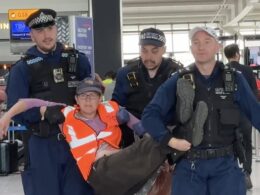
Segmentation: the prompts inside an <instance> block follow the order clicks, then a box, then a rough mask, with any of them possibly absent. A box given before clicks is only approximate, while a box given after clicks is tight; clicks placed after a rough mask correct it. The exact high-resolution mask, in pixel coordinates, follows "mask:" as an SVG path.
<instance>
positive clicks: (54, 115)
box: [44, 106, 65, 125]
mask: <svg viewBox="0 0 260 195" xmlns="http://www.w3.org/2000/svg"><path fill="white" fill-rule="evenodd" d="M63 107H64V106H50V107H47V109H46V111H45V113H44V118H45V119H46V120H47V121H48V122H49V123H50V124H51V125H53V124H61V123H63V122H64V121H65V117H64V115H63V113H62V112H61V109H62V108H63Z"/></svg>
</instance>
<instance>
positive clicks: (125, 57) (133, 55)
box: [123, 53, 139, 61]
mask: <svg viewBox="0 0 260 195" xmlns="http://www.w3.org/2000/svg"><path fill="white" fill-rule="evenodd" d="M137 57H139V53H136V54H124V55H123V59H124V61H128V60H131V59H133V58H137Z"/></svg>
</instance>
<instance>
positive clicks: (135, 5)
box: [0, 0, 260, 195]
mask: <svg viewBox="0 0 260 195" xmlns="http://www.w3.org/2000/svg"><path fill="white" fill-rule="evenodd" d="M105 2H106V3H105ZM109 2H110V3H111V5H112V4H113V5H116V6H115V9H114V8H113V7H109ZM102 3H103V4H108V5H105V6H104V5H103V6H102ZM0 7H1V9H0V87H1V88H0V89H1V90H3V89H4V88H5V86H6V84H7V78H8V74H9V70H10V68H11V67H12V65H13V64H15V62H16V61H17V60H19V59H20V58H21V57H22V56H23V55H24V53H25V51H26V50H27V49H28V48H29V47H30V46H31V45H33V43H32V41H31V40H30V37H28V35H29V32H28V31H26V29H25V27H24V26H23V25H24V24H21V23H19V22H21V21H23V22H24V20H25V18H24V17H23V16H14V17H17V18H18V19H13V18H12V16H13V15H12V14H13V13H17V14H21V13H22V14H27V13H29V12H27V11H28V10H31V9H40V8H50V9H54V10H56V12H57V16H58V17H57V21H56V24H57V26H58V40H59V41H60V42H62V43H64V44H65V45H68V46H75V47H76V49H78V50H81V49H82V52H86V55H87V56H88V54H90V55H92V56H89V59H92V61H91V63H92V64H91V65H92V67H94V69H95V71H96V72H97V73H99V74H100V76H101V77H102V78H103V76H104V73H105V72H107V71H109V70H113V71H117V69H118V68H120V67H122V66H124V65H125V64H126V62H128V61H129V60H131V59H133V58H137V57H138V56H139V45H138V42H139V34H140V32H141V31H142V30H143V29H145V28H150V27H153V28H158V29H160V30H162V31H163V32H164V34H165V37H166V53H165V54H164V57H170V58H173V59H175V60H176V61H178V62H180V63H181V64H183V65H184V66H188V65H190V64H191V63H192V62H193V61H194V58H193V56H192V54H191V51H190V40H189V30H191V29H192V28H194V27H196V26H208V27H211V28H213V29H215V30H216V32H217V35H218V37H219V42H220V43H221V45H222V48H221V49H220V51H219V53H218V54H217V56H216V58H217V59H218V60H220V61H223V62H224V63H226V62H227V59H226V58H225V56H224V51H223V48H224V47H225V46H226V45H228V44H231V43H237V44H238V45H239V48H240V54H241V58H240V63H241V64H244V65H245V66H251V67H252V69H253V72H254V74H255V77H256V79H257V80H260V0H106V1H105V0H104V1H103V2H102V0H73V1H71V0H45V1H35V0H11V1H4V2H1V6H0ZM105 7H107V8H110V10H105ZM98 8H100V9H101V10H103V12H104V13H106V14H108V15H106V16H104V17H103V19H102V12H99V13H98V11H97V10H98ZM20 9H21V10H26V11H25V12H23V11H21V12H20V11H19V10H20ZM104 10H105V11H104ZM12 11H13V12H12ZM114 12H117V16H116V17H117V19H118V20H116V21H118V22H113V21H109V19H110V18H109V16H113V15H114ZM95 15H97V17H98V19H99V20H98V21H101V22H100V25H99V26H97V27H96V29H97V31H98V32H97V31H95V25H96V24H95V22H96V21H97V20H95V17H94V16H95ZM19 17H20V18H19ZM80 18H88V19H89V18H91V19H93V20H91V22H93V27H92V26H91V27H89V26H85V28H86V29H88V28H92V30H93V31H92V33H93V34H92V35H94V36H92V37H88V35H89V34H88V35H87V37H88V38H90V39H91V41H89V40H87V44H84V43H81V45H80V44H76V43H75V42H77V32H78V31H76V30H75V28H76V27H75V23H76V22H75V21H77V20H78V19H80ZM100 18H101V20H100ZM102 20H103V21H102ZM91 22H90V24H91ZM102 22H103V25H104V27H102ZM109 25H111V28H117V30H118V31H119V33H115V34H116V36H117V37H115V36H114V37H110V36H111V33H110V31H111V29H110V28H109ZM100 29H102V30H100ZM20 30H21V32H20ZM81 30H82V29H81ZM86 31H87V30H86ZM84 32H85V31H84V30H82V31H81V33H84ZM17 33H20V34H19V36H17ZM112 34H113V33H112ZM106 36H109V37H106ZM110 39H111V42H110V43H111V44H113V39H116V40H117V41H116V43H119V44H118V45H119V46H118V47H114V46H113V45H111V46H110V48H111V49H107V54H106V51H104V50H102V48H101V49H100V44H102V42H101V41H103V40H110ZM95 42H96V43H95ZM98 42H99V43H98ZM104 47H105V48H109V46H104ZM113 48H115V50H116V51H114V53H115V54H117V55H115V56H111V53H109V52H112V53H113ZM100 52H101V54H100ZM120 54H121V55H120ZM102 55H103V56H104V58H102V57H101V58H102V59H101V58H97V57H96V56H102ZM106 55H109V56H106ZM119 55H120V56H119ZM113 57H114V58H115V59H118V60H119V63H117V64H115V62H118V61H113V59H111V58H113ZM105 59H108V60H107V61H108V62H107V63H106V61H102V60H105ZM110 59H111V61H109V60H110ZM120 62H121V63H120ZM104 63H106V64H104ZM109 65H111V66H109ZM93 71H94V70H93ZM258 87H259V88H258V91H259V94H260V86H258ZM0 95H1V94H0ZM259 100H260V95H259ZM0 107H1V113H2V114H3V113H4V112H5V111H6V102H2V103H1V105H0ZM16 126H17V128H16V131H14V134H15V138H14V139H16V140H17V141H18V146H19V147H20V148H19V151H18V157H19V161H18V166H17V167H18V169H17V170H16V171H14V172H12V173H9V174H8V175H0V194H1V195H22V194H24V192H23V188H22V183H21V175H20V171H21V170H22V169H23V144H22V141H21V134H22V133H23V130H24V129H23V128H20V124H16ZM21 126H22V124H21ZM9 139H12V135H10V138H9ZM252 145H253V152H252V153H253V161H252V174H251V180H252V183H253V187H252V188H251V189H250V190H247V195H260V134H259V131H257V130H256V129H255V128H253V129H252ZM36 195H37V194H36Z"/></svg>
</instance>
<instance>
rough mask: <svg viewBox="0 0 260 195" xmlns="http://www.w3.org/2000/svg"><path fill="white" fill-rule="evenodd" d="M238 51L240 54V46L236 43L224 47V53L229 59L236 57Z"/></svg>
mask: <svg viewBox="0 0 260 195" xmlns="http://www.w3.org/2000/svg"><path fill="white" fill-rule="evenodd" d="M237 53H238V54H239V47H238V45H237V44H235V43H233V44H230V45H227V46H226V47H225V48H224V54H225V56H226V58H227V59H230V58H233V57H235V56H236V54H237Z"/></svg>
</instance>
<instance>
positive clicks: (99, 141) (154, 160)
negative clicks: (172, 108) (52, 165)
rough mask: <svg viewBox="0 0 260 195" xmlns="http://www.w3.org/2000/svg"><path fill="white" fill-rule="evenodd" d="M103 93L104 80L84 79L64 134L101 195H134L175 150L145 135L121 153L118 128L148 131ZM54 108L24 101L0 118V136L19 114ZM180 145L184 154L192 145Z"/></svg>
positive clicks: (181, 142)
mask: <svg viewBox="0 0 260 195" xmlns="http://www.w3.org/2000/svg"><path fill="white" fill-rule="evenodd" d="M102 93H103V86H102V84H101V83H100V82H97V81H93V80H90V79H85V80H83V81H82V82H81V83H80V84H79V85H78V87H77V89H76V95H75V99H76V102H77V105H76V106H74V107H71V106H66V107H65V108H64V109H62V112H63V116H65V120H61V119H59V120H60V121H61V123H62V122H63V124H62V125H61V126H62V127H61V129H62V130H61V134H62V135H63V136H64V138H65V139H66V141H67V142H68V143H69V145H70V149H71V152H72V155H73V156H74V158H75V160H76V161H77V165H78V167H79V169H80V171H81V173H82V176H83V177H84V179H85V180H86V181H87V182H88V183H89V184H90V185H91V186H92V187H93V188H94V190H95V193H96V194H101V195H107V194H113V195H122V194H129V195H130V194H131V195H132V194H134V193H135V192H137V191H138V190H139V189H140V188H141V187H142V186H143V185H144V183H145V182H146V181H147V180H148V179H149V178H150V177H151V176H152V175H153V173H155V172H156V171H157V170H158V168H159V166H160V165H161V164H162V163H163V162H164V161H165V159H166V155H167V154H168V153H170V152H171V151H170V149H169V147H165V146H163V147H162V146H161V145H159V144H157V143H156V142H155V141H153V139H151V138H150V136H144V138H143V139H141V140H139V141H137V142H135V143H134V144H133V145H131V146H129V147H127V148H125V149H123V150H120V148H119V143H120V141H121V130H120V128H119V124H121V123H123V122H127V124H128V126H129V127H130V128H132V129H133V130H135V132H136V133H137V134H139V135H140V134H143V133H144V129H143V128H142V125H141V123H140V121H139V120H137V119H136V118H135V117H134V116H133V115H131V114H130V113H128V112H127V111H126V110H124V109H120V108H119V106H118V104H117V103H116V102H113V101H108V102H104V103H101V100H102ZM53 105H57V103H51V102H46V101H43V100H39V99H22V100H20V101H19V102H18V103H17V104H15V105H14V106H13V107H12V108H11V109H10V110H9V111H8V112H7V113H6V114H5V115H4V116H3V117H2V118H1V119H0V138H1V137H2V136H3V135H4V134H6V130H7V128H8V124H9V122H10V120H11V118H12V117H13V116H14V115H16V114H18V113H21V112H23V111H25V110H27V109H30V108H32V107H36V106H37V107H39V106H40V107H41V108H40V111H41V114H42V116H44V112H45V111H46V107H47V106H53ZM59 105H60V104H59ZM59 117H60V116H58V118H59ZM42 120H45V119H44V118H42ZM49 122H50V121H49ZM61 137H62V136H61ZM175 146H176V149H177V150H180V151H187V150H189V149H190V143H189V142H187V141H186V140H184V139H177V138H176V141H175Z"/></svg>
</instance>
